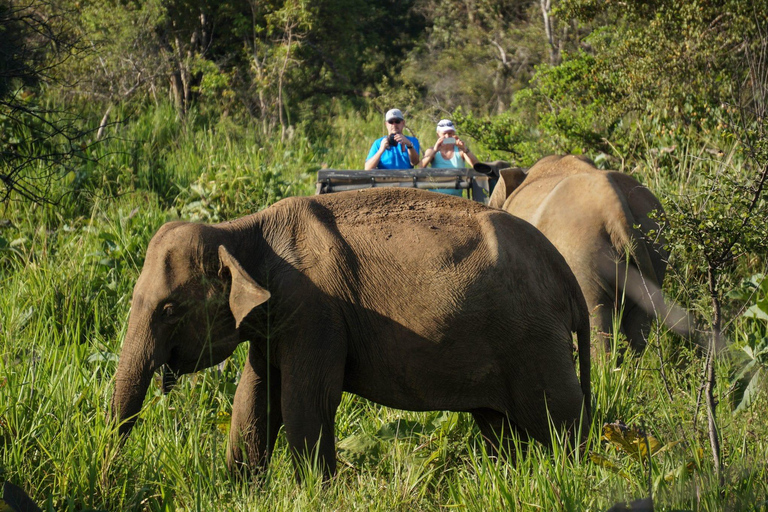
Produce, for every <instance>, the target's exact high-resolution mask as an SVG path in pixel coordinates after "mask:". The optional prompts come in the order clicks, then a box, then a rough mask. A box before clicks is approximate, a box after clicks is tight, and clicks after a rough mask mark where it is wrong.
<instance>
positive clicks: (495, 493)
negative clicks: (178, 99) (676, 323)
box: [0, 109, 768, 511]
mask: <svg viewBox="0 0 768 512" xmlns="http://www.w3.org/2000/svg"><path fill="white" fill-rule="evenodd" d="M173 115H174V114H173V112H172V110H167V111H166V110H162V109H158V110H157V111H154V112H151V113H147V114H145V115H143V116H142V117H140V118H138V119H136V120H135V124H134V125H131V129H130V130H126V131H125V133H124V134H123V136H122V137H121V138H120V139H116V140H114V141H112V142H110V144H112V146H110V147H107V148H105V149H104V150H103V151H104V153H103V154H102V155H99V158H100V160H98V161H95V162H94V163H93V164H92V165H91V166H90V167H88V168H85V169H83V174H82V176H80V177H79V178H77V179H78V180H80V181H79V182H77V183H75V182H71V183H69V184H66V183H62V184H61V186H62V187H64V188H66V187H73V190H75V193H72V194H70V195H67V196H65V197H64V198H63V199H62V203H61V204H60V205H58V206H51V207H31V206H24V205H14V206H12V207H10V208H9V209H8V210H7V218H8V220H10V221H11V222H12V225H10V226H4V227H3V228H2V231H0V236H2V237H3V238H5V239H6V240H7V241H9V242H11V241H15V244H14V245H13V248H12V250H11V249H8V250H3V251H0V289H2V294H0V480H10V481H12V482H14V483H16V484H18V485H20V486H21V487H22V488H24V489H25V490H26V491H27V492H28V493H29V494H30V495H31V496H32V497H33V498H34V499H35V500H36V501H37V503H38V504H40V505H41V506H42V507H43V508H44V509H48V510H71V511H75V510H84V509H92V510H262V509H266V510H382V511H384V510H387V511H389V510H444V509H453V508H457V509H466V510H605V509H607V508H608V507H609V506H611V505H612V504H613V503H615V502H617V501H625V500H632V499H637V498H641V497H644V496H647V494H648V476H649V474H648V470H649V468H648V466H647V463H640V462H637V461H635V460H634V459H632V458H631V457H629V456H627V455H626V454H623V453H621V452H618V451H616V450H615V449H614V448H613V447H612V446H611V445H609V444H606V443H605V442H603V441H601V439H600V434H601V428H602V425H603V423H610V422H615V421H619V420H620V421H622V422H624V423H626V424H628V425H632V426H636V427H642V428H643V429H644V430H646V431H647V432H648V433H649V434H652V435H653V436H655V437H656V438H658V439H659V440H660V441H661V442H662V443H664V444H667V443H671V442H674V441H681V442H680V443H679V444H676V445H675V446H673V447H671V448H670V449H669V450H667V451H665V452H664V453H661V454H658V455H656V456H654V458H653V460H652V462H651V466H650V480H651V486H652V490H653V496H654V499H655V501H656V505H657V509H659V510H680V509H682V510H723V509H729V510H748V509H754V508H759V507H760V506H761V505H760V504H761V503H764V502H765V500H766V499H768V496H766V494H767V492H768V483H767V482H768V468H767V467H766V460H768V422H766V421H765V417H766V414H767V413H768V401H766V399H765V397H762V398H761V399H759V400H758V401H757V403H755V404H754V405H753V406H752V407H751V408H750V409H748V410H747V411H745V412H743V413H732V412H731V411H730V409H729V407H728V404H727V400H726V399H725V397H726V396H727V393H728V391H729V389H728V382H727V381H726V376H727V374H728V370H729V364H730V363H729V361H728V360H727V359H723V360H722V361H720V362H719V366H718V368H717V372H718V376H719V381H718V389H717V390H716V391H717V395H718V396H719V397H721V398H720V399H721V403H720V406H719V409H718V411H719V420H720V429H721V436H722V440H723V447H724V453H723V455H724V462H725V481H726V485H725V487H724V488H722V489H720V488H719V487H718V485H717V484H716V479H715V477H714V470H713V468H712V462H711V453H710V448H709V441H708V439H707V435H706V410H705V408H704V405H703V403H702V402H701V401H700V399H699V389H700V386H701V384H702V372H703V364H704V361H703V357H702V355H701V354H700V353H698V352H697V350H696V349H695V348H694V347H690V346H688V345H686V344H685V343H683V342H681V341H680V340H679V339H677V338H676V337H675V336H674V335H671V334H669V333H667V332H666V331H665V330H664V329H663V328H657V329H655V330H654V331H653V332H652V334H651V339H650V340H649V346H648V349H647V350H646V351H645V353H644V354H643V355H642V356H640V357H637V358H634V357H627V358H625V359H624V360H623V361H622V362H621V364H618V361H617V358H616V355H615V354H616V352H614V353H613V355H598V356H597V357H596V358H594V360H593V366H592V389H593V393H594V396H593V412H594V414H593V420H592V423H591V425H589V426H585V427H586V428H589V431H590V435H589V440H588V443H587V445H586V446H584V447H582V448H581V450H580V452H579V453H578V454H577V455H574V454H573V453H572V450H571V449H569V448H567V447H566V446H564V445H560V444H557V445H556V446H554V447H553V448H552V449H546V448H544V447H542V446H540V445H538V444H535V443H534V444H531V445H529V446H526V445H524V444H522V443H521V442H520V441H519V440H517V442H516V454H515V455H516V463H515V464H511V463H510V462H509V461H508V460H506V459H504V458H493V457H488V456H487V454H486V453H485V451H484V450H485V447H484V444H483V442H482V439H481V438H480V435H479V432H478V430H477V428H476V427H475V425H474V423H473V421H472V418H471V417H470V416H469V415H468V414H466V413H451V414H446V413H443V412H439V411H436V412H428V413H414V412H405V411H398V410H393V409H388V408H385V407H381V406H379V405H376V404H373V403H371V402H368V401H366V400H363V399H361V398H358V397H354V396H352V395H345V396H344V397H343V400H342V404H341V406H340V408H339V411H338V414H337V418H336V437H337V440H338V444H339V447H340V449H339V454H338V459H339V464H338V468H339V471H338V475H337V476H336V477H335V478H334V479H333V480H332V481H331V482H329V483H325V484H324V483H323V482H322V481H321V480H320V479H319V478H317V476H316V475H315V476H312V475H313V473H311V472H310V473H308V474H307V475H308V478H306V479H305V482H304V484H303V485H302V486H298V485H297V484H296V483H295V479H294V468H293V465H292V462H291V460H290V457H289V454H288V449H287V446H286V442H285V439H284V437H283V436H282V435H281V436H280V438H279V439H278V445H277V449H276V453H275V454H274V457H273V459H272V464H271V467H270V471H269V472H268V474H267V475H265V476H263V477H260V478H258V479H256V480H255V481H253V482H245V483H244V482H237V481H235V480H233V479H231V478H230V477H229V475H228V474H227V471H226V465H225V450H226V443H227V439H228V435H227V430H226V426H227V419H228V415H229V414H230V413H231V408H232V399H233V396H234V389H235V386H236V383H237V380H238V378H239V371H240V368H241V367H242V363H243V361H244V357H245V353H246V347H245V346H243V347H240V348H239V349H238V350H237V351H236V352H235V354H234V355H233V357H232V358H231V360H230V362H229V363H228V364H226V365H225V366H224V367H223V368H222V369H218V368H213V369H208V370H206V371H203V372H200V373H198V374H196V375H192V376H185V377H183V378H182V379H181V380H180V382H179V384H178V386H177V387H176V388H175V389H174V391H173V392H172V393H170V394H169V395H166V396H163V395H162V394H161V392H160V390H159V387H158V386H157V385H153V386H151V387H150V390H149V392H148V395H147V398H146V402H145V407H144V409H143V410H142V412H141V414H140V418H139V421H138V423H137V425H136V427H135V429H134V431H133V433H132V435H131V436H130V437H129V438H128V440H127V442H126V443H125V444H124V445H123V446H120V445H119V443H118V441H117V438H116V436H115V432H114V426H113V425H111V424H110V423H109V422H108V421H107V408H108V404H109V401H110V397H111V393H112V389H113V384H114V383H113V380H112V379H113V375H114V372H115V368H116V363H117V355H118V354H119V351H120V345H121V342H122V339H123V336H124V331H125V325H126V320H127V316H128V311H129V307H130V295H131V291H132V287H133V283H134V282H135V280H136V278H137V276H138V274H139V271H140V268H141V265H142V262H143V256H144V250H145V248H146V244H147V243H148V241H149V238H150V237H151V236H152V234H153V233H154V231H155V230H156V229H157V228H158V227H159V226H160V225H161V224H162V223H163V222H165V221H166V220H170V219H174V218H177V217H178V216H179V212H180V210H182V209H183V208H184V207H186V206H188V203H186V202H185V201H187V199H184V198H188V197H191V195H187V196H185V195H184V194H185V193H187V192H185V191H188V190H189V189H190V186H191V185H192V184H193V183H196V182H200V183H202V182H206V180H207V178H206V177H205V176H206V175H207V174H211V175H212V176H213V181H215V179H216V177H217V176H226V178H227V179H229V180H238V179H245V178H249V177H253V176H256V175H258V173H267V172H272V173H273V174H274V176H276V179H277V180H278V181H264V180H262V181H260V182H258V181H253V182H249V183H256V182H258V183H262V184H263V183H266V184H267V185H265V186H273V189H271V190H272V192H271V194H272V195H262V196H259V197H260V198H268V200H270V201H274V200H276V199H278V198H279V197H277V196H279V194H280V193H281V191H283V190H289V191H291V193H303V194H308V193H312V192H313V190H314V182H313V179H314V174H313V173H314V172H315V171H316V170H317V169H319V168H321V167H329V168H360V167H362V159H364V157H365V154H367V150H368V147H369V146H370V143H371V140H372V139H373V138H374V137H376V136H377V135H379V134H380V133H381V132H382V126H381V120H380V119H379V118H378V115H377V114H371V115H363V114H358V113H354V112H351V111H340V112H339V113H338V117H337V118H336V119H333V120H331V121H329V127H328V128H325V129H320V128H318V127H312V129H311V130H310V129H306V131H303V129H302V128H299V129H297V130H296V132H295V133H294V134H293V138H290V139H288V140H285V141H280V140H278V139H276V138H265V137H264V136H263V135H261V134H260V133H259V132H258V130H256V129H253V130H252V131H241V130H235V129H234V128H232V127H231V126H229V127H228V126H225V125H224V124H221V125H217V126H207V127H205V126H204V127H200V128H198V129H195V130H192V129H189V130H187V131H185V130H184V129H182V127H181V126H177V121H176V120H175V118H174V117H173ZM419 123H420V124H419ZM414 124H415V125H416V128H417V133H418V134H419V135H420V136H421V137H422V139H423V140H422V142H423V144H424V143H426V142H427V141H428V140H429V138H430V137H431V134H432V127H431V125H430V124H429V123H428V122H427V121H416V122H415V123H414ZM235 128H237V127H235ZM201 176H203V178H204V179H203V180H202V181H201ZM655 179H658V180H662V178H661V177H657V178H655ZM664 179H666V178H664ZM659 183H661V181H659ZM662 184H663V183H662ZM284 185H285V186H288V188H281V187H283V186H284ZM78 187H79V188H78ZM97 192H98V193H97ZM204 192H205V191H204ZM247 192H248V188H247V187H246V186H243V187H239V186H233V187H231V188H229V189H228V190H227V191H226V194H225V195H226V197H223V198H222V199H221V200H216V201H210V202H209V203H207V204H205V203H204V202H203V203H201V205H200V206H199V208H201V209H207V210H208V211H210V212H213V211H214V208H218V210H216V211H217V212H218V214H219V215H221V216H223V217H224V218H232V217H236V216H239V215H243V214H246V213H250V212H251V211H253V209H258V208H260V207H263V206H266V205H265V204H261V203H259V201H261V200H262V199H258V200H256V199H253V198H250V199H248V198H247V196H248V194H247ZM253 192H254V195H258V194H261V193H263V190H258V191H253ZM205 194H209V195H208V196H205V197H207V198H209V199H210V198H213V197H214V196H213V195H210V194H212V192H210V191H208V192H205ZM246 199H248V201H246ZM249 201H250V202H249ZM188 211H191V210H188ZM195 211H202V210H195ZM736 327H738V326H736ZM620 342H621V340H620V339H615V340H614V343H620ZM662 369H663V370H664V371H663V372H662ZM353 441H360V443H358V444H356V445H354V444H353ZM345 446H346V447H347V448H346V449H345ZM349 446H353V448H354V446H358V447H359V446H363V447H366V446H367V447H368V448H367V449H365V450H357V451H355V449H353V448H349ZM589 452H594V453H597V454H600V455H603V456H605V457H608V458H610V459H611V460H613V461H614V462H615V463H616V464H617V466H618V467H620V469H621V471H622V474H619V473H617V472H616V471H614V470H611V469H609V468H606V467H603V466H600V465H598V464H595V463H594V462H592V461H591V459H590V457H589ZM689 463H690V464H691V466H690V467H691V471H690V472H689V471H688V470H687V469H686V466H687V465H688V464H689ZM681 468H682V469H683V470H682V471H681ZM669 475H672V476H671V477H670V478H667V477H668V476H669Z"/></svg>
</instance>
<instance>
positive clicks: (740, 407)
mask: <svg viewBox="0 0 768 512" xmlns="http://www.w3.org/2000/svg"><path fill="white" fill-rule="evenodd" d="M762 373H763V372H762V371H761V370H757V371H755V372H754V373H753V374H752V375H751V376H750V377H749V378H748V379H747V378H745V379H742V380H740V381H739V383H738V385H737V386H736V389H735V391H734V393H733V400H734V404H735V405H736V411H737V412H738V411H744V410H746V409H747V408H749V406H750V405H752V402H754V401H755V399H756V398H757V395H758V393H759V392H760V381H761V375H762Z"/></svg>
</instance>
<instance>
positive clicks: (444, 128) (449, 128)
mask: <svg viewBox="0 0 768 512" xmlns="http://www.w3.org/2000/svg"><path fill="white" fill-rule="evenodd" d="M455 131H456V127H455V126H453V121H451V120H450V119H441V120H440V122H439V123H437V133H445V132H455Z"/></svg>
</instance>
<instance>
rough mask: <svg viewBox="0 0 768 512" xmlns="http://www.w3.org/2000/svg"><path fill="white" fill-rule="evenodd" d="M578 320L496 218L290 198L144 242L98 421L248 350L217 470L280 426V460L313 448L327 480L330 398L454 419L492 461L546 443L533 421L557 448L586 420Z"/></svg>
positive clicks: (536, 251)
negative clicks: (470, 426) (106, 411)
mask: <svg viewBox="0 0 768 512" xmlns="http://www.w3.org/2000/svg"><path fill="white" fill-rule="evenodd" d="M588 317H589V315H588V311H587V308H586V303H585V302H584V298H583V296H582V294H581V292H580V291H579V287H578V283H577V282H576V279H575V278H574V276H573V274H572V273H571V271H570V270H569V268H568V266H567V264H566V262H565V260H563V258H562V257H561V256H560V254H558V252H557V251H556V250H555V248H554V247H553V246H552V244H550V243H549V242H548V241H547V240H546V239H545V238H544V236H542V235H541V234H540V233H539V232H538V231H537V230H536V229H535V228H533V227H532V226H531V225H530V224H528V223H526V222H524V221H521V220H519V219H516V218H514V217H512V216H510V215H507V214H506V213H503V212H499V211H497V210H492V209H489V208H486V207H484V206H482V205H479V204H477V203H472V202H469V201H465V200H462V199H460V198H455V197H451V196H445V195H442V194H434V193H430V192H425V191H420V190H413V189H378V188H377V189H369V190H364V191H353V192H342V193H338V194H330V195H325V196H315V197H303V198H290V199H286V200H283V201H280V202H279V203H277V204H275V205H274V206H272V207H270V208H268V209H266V210H264V211H262V212H259V213H257V214H254V215H251V216H249V217H245V218H242V219H239V220H236V221H233V222H226V223H222V224H216V225H204V224H192V223H184V222H174V223H170V224H166V225H165V226H163V227H162V228H161V229H160V230H159V231H158V232H157V234H156V235H155V236H154V237H153V238H152V241H151V242H150V244H149V247H148V249H147V255H146V260H145V262H144V268H143V270H142V272H141V276H140V277H139V280H138V281H137V283H136V287H135V289H134V294H133V303H132V307H131V315H130V319H129V323H128V333H127V336H126V339H125V342H124V345H123V350H122V353H121V356H120V363H119V366H118V370H117V375H116V388H115V392H114V396H113V399H112V407H113V413H114V414H115V415H116V418H115V419H116V420H117V421H119V422H120V432H121V433H122V434H123V435H127V434H128V432H129V431H130V429H131V427H132V425H133V421H134V419H135V416H136V415H137V413H138V412H139V410H140V408H141V406H142V402H143V400H144V395H145V394H146V391H147V388H148V386H149V383H150V381H151V378H152V375H153V372H155V371H156V370H158V369H159V368H161V367H162V366H163V365H166V367H168V368H169V369H170V370H171V371H172V372H173V374H175V375H178V374H182V373H188V372H193V371H196V370H199V369H202V368H204V367H207V366H211V365H214V364H217V363H219V362H220V361H222V360H224V359H225V358H227V357H228V356H229V355H230V354H231V353H232V352H233V350H234V349H235V347H236V346H237V345H238V344H239V343H240V342H241V341H244V340H250V350H249V353H248V360H247V362H246V364H245V368H244V370H243V374H242V378H241V380H240V382H239V384H238V387H237V392H236V393H235V398H234V405H233V411H232V426H231V430H230V443H229V448H228V454H227V462H228V465H229V467H230V469H233V470H235V469H244V470H246V471H247V470H256V471H258V470H261V469H264V468H265V467H266V465H267V464H268V461H269V458H270V454H271V452H272V449H273V447H274V443H275V437H276V435H277V431H278V429H279V428H280V426H281V425H284V426H285V434H286V437H287V440H288V443H289V446H290V449H291V451H292V453H293V455H294V460H295V461H296V462H297V463H298V462H300V461H301V460H302V459H303V458H306V457H308V456H310V452H311V450H312V448H313V447H315V448H316V449H317V456H318V460H319V462H320V465H321V466H322V467H323V469H324V470H325V472H326V474H328V475H330V474H333V472H334V471H335V467H336V459H335V447H334V435H333V434H334V416H335V413H336V408H337V407H338V405H339V401H340V399H341V394H342V391H348V392H351V393H356V394H358V395H360V396H363V397H365V398H368V399H370V400H373V401H375V402H378V403H380V404H384V405H387V406H391V407H397V408H401V409H410V410H416V411H423V410H441V409H445V410H453V411H468V412H471V413H472V414H473V416H474V418H475V419H476V420H477V422H478V424H479V427H480V430H481V431H482V433H483V435H484V437H485V438H486V440H487V441H488V442H489V444H490V445H492V446H493V447H496V445H497V440H498V438H499V434H501V433H502V432H504V434H505V435H506V437H507V438H509V437H510V436H509V433H510V432H518V433H520V434H524V435H525V434H527V435H529V436H532V437H533V438H535V439H538V440H540V441H542V442H544V443H547V444H548V443H550V431H549V426H548V420H547V414H548V413H549V415H550V416H551V418H552V420H553V421H554V423H555V424H556V425H558V426H562V427H566V428H570V429H571V432H573V429H574V427H575V425H576V424H577V423H578V421H579V419H580V415H581V414H582V408H583V405H582V404H583V402H584V401H585V397H586V404H587V405H588V403H589V319H588ZM574 331H575V332H577V334H578V337H577V338H578V347H579V351H580V353H581V358H580V361H581V362H580V373H581V383H579V380H578V378H577V375H576V371H575V368H574V365H573V339H572V334H571V333H572V332H574ZM166 384H170V382H168V383H166ZM268 411H269V414H268ZM587 414H588V412H587ZM587 424H588V423H587Z"/></svg>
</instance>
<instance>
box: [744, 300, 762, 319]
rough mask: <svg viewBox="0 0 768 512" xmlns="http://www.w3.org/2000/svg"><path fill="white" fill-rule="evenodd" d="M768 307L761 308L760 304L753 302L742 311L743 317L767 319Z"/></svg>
mask: <svg viewBox="0 0 768 512" xmlns="http://www.w3.org/2000/svg"><path fill="white" fill-rule="evenodd" d="M766 310H768V308H766V309H763V308H762V307H761V305H760V304H753V305H751V306H749V307H748V308H747V310H746V311H745V312H744V315H743V316H744V318H755V319H757V320H766V321H768V311H766Z"/></svg>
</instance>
